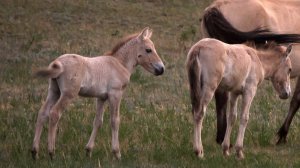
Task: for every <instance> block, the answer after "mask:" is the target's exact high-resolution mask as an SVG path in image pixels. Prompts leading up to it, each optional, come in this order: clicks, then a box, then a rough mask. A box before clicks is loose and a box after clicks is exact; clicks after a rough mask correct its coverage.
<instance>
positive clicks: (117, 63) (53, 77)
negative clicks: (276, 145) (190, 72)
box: [32, 28, 164, 159]
mask: <svg viewBox="0 0 300 168" xmlns="http://www.w3.org/2000/svg"><path fill="white" fill-rule="evenodd" d="M151 35H152V30H150V29H149V28H145V29H144V30H143V31H142V32H141V33H140V34H135V35H130V36H128V37H127V38H125V39H124V40H123V41H121V42H119V43H118V44H117V45H116V46H115V47H114V48H113V50H112V51H111V52H110V53H109V54H108V56H99V57H94V58H88V57H83V56H80V55H76V54H65V55H62V56H60V57H58V58H57V59H55V60H54V61H53V62H52V63H51V64H50V65H49V67H48V68H45V69H41V70H39V71H37V72H36V75H37V76H41V77H46V78H49V88H48V96H47V99H46V102H45V103H44V104H43V106H42V107H41V109H40V111H39V114H38V118H37V122H36V128H35V136H34V140H33V147H32V156H33V158H34V159H35V158H36V157H37V153H38V150H39V142H40V136H41V132H42V129H43V125H44V123H45V122H46V120H47V119H48V118H49V130H48V151H49V154H50V157H51V159H52V157H53V155H54V148H55V136H56V130H57V124H58V121H59V119H60V117H61V115H62V111H63V110H64V109H65V108H66V106H67V105H68V104H70V102H71V100H73V99H74V98H75V97H76V96H77V95H80V96H84V97H96V98H97V112H96V117H95V119H94V123H93V131H92V134H91V137H90V139H89V142H88V143H87V145H86V150H87V154H89V155H90V154H91V151H92V149H93V147H94V141H95V137H96V134H97V130H98V128H100V127H101V125H102V123H103V105H104V103H105V102H106V101H108V103H109V108H110V121H111V127H112V152H113V153H114V155H115V157H116V158H117V159H120V158H121V153H120V147H119V138H118V131H119V123H120V117H119V109H120V102H121V98H122V94H123V92H124V89H125V87H126V85H127V84H128V83H129V80H130V75H131V74H132V73H133V71H134V68H135V67H136V66H137V65H141V66H142V67H144V68H145V69H146V70H147V71H149V72H151V73H152V74H154V75H161V74H163V72H164V64H163V62H162V61H161V59H160V57H159V56H158V55H157V53H156V50H155V48H154V44H153V42H152V41H151V40H150V37H151Z"/></svg>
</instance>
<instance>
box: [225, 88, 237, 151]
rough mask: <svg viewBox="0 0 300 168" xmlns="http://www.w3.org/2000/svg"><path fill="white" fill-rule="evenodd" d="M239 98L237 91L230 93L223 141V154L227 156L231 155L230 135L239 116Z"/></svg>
mask: <svg viewBox="0 0 300 168" xmlns="http://www.w3.org/2000/svg"><path fill="white" fill-rule="evenodd" d="M237 98H238V94H235V93H231V94H230V107H229V111H228V115H227V128H226V133H225V137H224V141H223V143H222V148H223V154H224V155H225V156H229V148H230V135H231V131H232V128H233V125H234V123H235V121H236V118H237Z"/></svg>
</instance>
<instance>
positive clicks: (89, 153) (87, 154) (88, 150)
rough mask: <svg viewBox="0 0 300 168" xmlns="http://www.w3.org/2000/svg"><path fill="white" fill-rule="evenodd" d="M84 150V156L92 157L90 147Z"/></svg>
mask: <svg viewBox="0 0 300 168" xmlns="http://www.w3.org/2000/svg"><path fill="white" fill-rule="evenodd" d="M85 151H86V156H87V157H92V149H90V148H85Z"/></svg>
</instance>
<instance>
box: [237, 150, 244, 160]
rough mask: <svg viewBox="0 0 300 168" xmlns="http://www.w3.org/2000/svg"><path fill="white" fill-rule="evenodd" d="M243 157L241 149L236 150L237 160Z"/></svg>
mask: <svg viewBox="0 0 300 168" xmlns="http://www.w3.org/2000/svg"><path fill="white" fill-rule="evenodd" d="M244 158H245V156H244V153H243V151H239V152H237V159H238V160H243V159H244Z"/></svg>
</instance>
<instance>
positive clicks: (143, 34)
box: [138, 27, 152, 40]
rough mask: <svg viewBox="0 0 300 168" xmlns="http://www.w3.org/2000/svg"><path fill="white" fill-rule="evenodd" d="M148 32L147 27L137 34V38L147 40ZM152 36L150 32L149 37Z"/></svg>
mask: <svg viewBox="0 0 300 168" xmlns="http://www.w3.org/2000/svg"><path fill="white" fill-rule="evenodd" d="M149 32H150V29H149V27H145V28H144V29H143V30H142V32H141V33H140V34H139V36H138V38H139V39H141V40H145V39H147V38H149ZM151 35H152V31H151V32H150V37H151Z"/></svg>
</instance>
